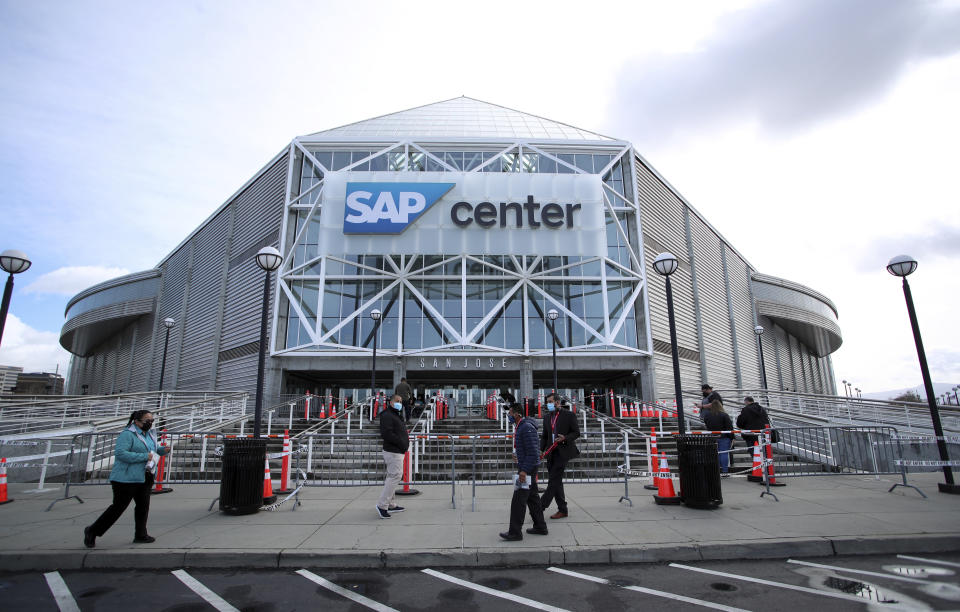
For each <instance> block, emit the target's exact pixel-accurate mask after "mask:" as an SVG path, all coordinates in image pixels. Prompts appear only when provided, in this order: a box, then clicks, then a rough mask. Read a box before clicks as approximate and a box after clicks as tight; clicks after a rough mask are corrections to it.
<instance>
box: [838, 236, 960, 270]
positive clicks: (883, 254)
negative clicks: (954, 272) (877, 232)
mask: <svg viewBox="0 0 960 612" xmlns="http://www.w3.org/2000/svg"><path fill="white" fill-rule="evenodd" d="M901 253H902V254H906V255H910V256H911V257H913V258H915V259H916V260H917V261H918V262H931V261H932V260H937V259H942V258H956V257H957V256H960V227H950V226H938V227H931V228H928V229H925V230H921V231H917V232H901V233H900V234H895V235H890V236H881V237H878V238H873V239H871V240H870V242H869V243H868V244H867V245H866V246H865V247H864V248H863V249H861V250H860V251H859V257H858V258H857V270H858V271H860V272H876V271H877V270H879V269H882V268H883V267H884V266H886V265H887V262H888V261H890V258H891V257H893V256H894V255H898V254H901Z"/></svg>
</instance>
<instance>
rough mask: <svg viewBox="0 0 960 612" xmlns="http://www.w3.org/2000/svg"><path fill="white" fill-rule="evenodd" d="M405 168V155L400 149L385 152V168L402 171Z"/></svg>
mask: <svg viewBox="0 0 960 612" xmlns="http://www.w3.org/2000/svg"><path fill="white" fill-rule="evenodd" d="M406 169H407V155H406V153H403V152H402V151H399V152H390V153H388V154H387V170H390V171H392V172H402V171H404V170H406Z"/></svg>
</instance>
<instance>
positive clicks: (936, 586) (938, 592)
mask: <svg viewBox="0 0 960 612" xmlns="http://www.w3.org/2000/svg"><path fill="white" fill-rule="evenodd" d="M920 590H921V591H923V592H924V593H926V594H927V595H933V596H934V597H939V598H940V599H946V600H948V601H960V586H957V585H955V584H949V583H946V582H934V583H932V584H925V585H923V586H922V587H920Z"/></svg>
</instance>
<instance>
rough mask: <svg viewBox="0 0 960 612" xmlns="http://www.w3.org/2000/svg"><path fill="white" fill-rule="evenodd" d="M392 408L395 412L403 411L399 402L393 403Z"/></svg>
mask: <svg viewBox="0 0 960 612" xmlns="http://www.w3.org/2000/svg"><path fill="white" fill-rule="evenodd" d="M393 407H394V408H395V409H396V410H403V404H402V403H401V402H394V403H393Z"/></svg>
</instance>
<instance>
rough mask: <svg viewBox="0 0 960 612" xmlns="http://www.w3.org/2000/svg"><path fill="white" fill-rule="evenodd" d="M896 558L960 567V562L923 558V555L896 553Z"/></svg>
mask: <svg viewBox="0 0 960 612" xmlns="http://www.w3.org/2000/svg"><path fill="white" fill-rule="evenodd" d="M897 558H898V559H907V560H908V561H920V562H921V563H936V564H937V565H948V566H950V567H960V563H953V562H952V561H939V560H937V559H924V558H923V557H911V556H910V555H897Z"/></svg>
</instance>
